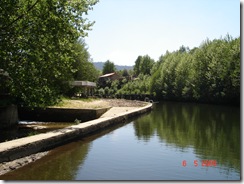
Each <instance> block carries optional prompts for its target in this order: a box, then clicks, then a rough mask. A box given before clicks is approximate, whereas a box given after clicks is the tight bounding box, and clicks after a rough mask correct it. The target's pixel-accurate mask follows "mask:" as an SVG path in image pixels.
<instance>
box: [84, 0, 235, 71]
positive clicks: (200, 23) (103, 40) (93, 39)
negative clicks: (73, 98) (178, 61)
mask: <svg viewBox="0 0 244 184" xmlns="http://www.w3.org/2000/svg"><path fill="white" fill-rule="evenodd" d="M88 19H89V20H90V21H95V24H94V26H93V27H92V30H91V31H89V32H88V37H86V38H85V42H86V44H87V45H88V48H89V49H88V51H89V53H90V54H91V58H92V59H93V61H94V62H98V61H104V62H105V61H106V60H110V61H112V62H114V63H115V64H119V65H131V66H132V65H134V63H135V60H136V58H137V57H138V56H139V55H146V54H148V55H149V56H150V57H151V58H153V59H154V60H155V61H156V60H158V58H159V57H160V56H161V55H162V54H165V52H166V51H167V50H168V51H170V52H171V51H174V50H178V49H179V47H180V46H181V45H184V46H188V47H190V49H191V48H193V47H198V46H199V45H200V44H201V43H202V41H204V40H206V39H207V38H209V39H210V40H212V39H215V38H220V37H221V36H222V37H224V36H225V35H226V34H227V33H229V34H230V35H231V36H233V37H234V38H236V37H239V36H240V1H238V0H100V1H99V3H97V4H96V5H95V6H94V7H93V10H92V11H89V14H88Z"/></svg>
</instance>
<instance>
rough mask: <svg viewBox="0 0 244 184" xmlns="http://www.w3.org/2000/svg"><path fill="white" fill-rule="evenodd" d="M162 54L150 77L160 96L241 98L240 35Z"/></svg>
mask: <svg viewBox="0 0 244 184" xmlns="http://www.w3.org/2000/svg"><path fill="white" fill-rule="evenodd" d="M183 50H185V49H182V47H181V48H180V49H179V50H178V51H175V52H172V53H166V54H165V55H164V56H162V57H160V61H159V62H158V63H159V65H160V66H159V67H158V70H157V71H155V72H154V73H153V75H152V77H151V86H150V90H151V92H156V94H157V96H158V98H162V99H179V100H194V101H201V102H220V103H221V102H226V103H237V104H238V103H239V102H240V38H236V39H233V38H231V37H230V36H229V35H227V36H226V37H225V38H221V39H215V40H213V41H210V40H208V39H207V40H206V41H204V42H203V43H202V44H201V45H200V47H199V48H194V49H193V50H189V51H184V52H183Z"/></svg>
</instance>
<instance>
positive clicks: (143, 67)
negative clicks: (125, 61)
mask: <svg viewBox="0 0 244 184" xmlns="http://www.w3.org/2000/svg"><path fill="white" fill-rule="evenodd" d="M153 65H154V60H153V59H151V58H150V57H149V56H148V55H145V56H138V58H137V59H136V61H135V66H134V72H135V75H136V76H138V75H139V74H143V75H150V74H151V73H150V71H151V69H152V67H153Z"/></svg>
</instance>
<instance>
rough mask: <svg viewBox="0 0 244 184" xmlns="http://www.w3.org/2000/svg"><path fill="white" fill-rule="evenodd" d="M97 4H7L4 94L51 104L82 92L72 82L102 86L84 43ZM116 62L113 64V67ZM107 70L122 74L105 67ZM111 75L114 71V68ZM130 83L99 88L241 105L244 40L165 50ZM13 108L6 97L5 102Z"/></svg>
mask: <svg viewBox="0 0 244 184" xmlns="http://www.w3.org/2000/svg"><path fill="white" fill-rule="evenodd" d="M97 2H98V0H72V1H62V2H60V1H59V0H52V1H50V0H48V1H46V0H30V1H25V0H18V1H17V0H13V1H8V0H3V1H1V2H0V7H1V11H0V22H1V25H0V40H1V42H0V60H1V62H0V69H1V71H2V70H3V71H6V72H7V73H8V75H9V77H10V79H8V80H5V79H2V78H3V76H2V75H0V81H1V83H0V95H1V93H3V92H4V93H6V92H8V93H9V95H10V96H11V99H9V98H8V100H7V101H9V103H14V104H17V105H21V106H28V107H43V108H45V107H47V106H52V105H55V104H57V103H59V102H60V99H61V97H62V96H65V95H69V96H70V95H72V94H74V93H76V92H77V91H79V89H77V88H73V89H70V86H69V83H68V81H72V80H89V81H92V82H97V80H98V76H99V75H100V74H101V71H98V70H97V69H95V67H94V65H93V63H92V62H91V61H92V60H91V58H90V55H89V53H88V51H87V47H86V44H85V42H84V40H83V38H84V37H85V36H87V35H88V34H87V31H89V30H91V27H92V25H93V24H94V22H90V21H89V20H88V19H87V18H85V17H84V15H85V14H87V13H88V11H89V10H92V7H93V6H94V5H95V4H96V3H97ZM107 63H108V64H111V65H113V63H112V62H109V61H108V62H107ZM106 67H107V69H109V71H107V69H106V68H104V70H103V72H104V71H105V69H106V71H107V72H113V71H115V67H114V65H113V66H112V67H110V68H109V67H108V66H106ZM110 70H111V71H110ZM118 73H120V75H121V76H123V77H124V79H123V80H115V81H109V82H108V84H107V86H105V87H101V86H99V88H98V89H97V91H96V92H97V93H98V94H100V95H105V96H112V97H118V96H119V97H123V95H138V94H150V95H153V96H154V97H155V98H156V99H157V100H179V101H196V102H207V103H209V102H211V103H228V104H229V103H232V104H237V105H239V104H240V37H238V38H232V37H231V36H230V35H226V36H225V37H224V38H220V39H214V40H209V39H207V40H205V41H203V42H202V44H201V45H200V46H199V47H195V48H193V49H189V48H188V47H185V46H181V47H180V48H179V50H176V51H173V52H168V51H167V52H166V53H165V54H163V55H162V56H160V58H159V59H158V61H154V60H153V59H151V58H150V56H148V55H145V56H138V58H137V59H136V61H135V65H134V69H133V71H126V70H124V71H121V72H118ZM1 103H2V104H6V101H4V99H0V104H1Z"/></svg>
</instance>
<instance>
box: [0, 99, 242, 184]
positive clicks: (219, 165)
mask: <svg viewBox="0 0 244 184" xmlns="http://www.w3.org/2000/svg"><path fill="white" fill-rule="evenodd" d="M240 131H241V130H240V108H239V107H232V106H218V105H206V104H194V103H176V102H162V103H159V104H155V106H154V109H153V111H152V112H150V113H148V114H145V115H143V116H141V117H139V118H136V119H134V120H130V121H129V122H127V123H125V124H121V125H117V126H115V127H111V128H110V129H106V130H104V131H102V132H100V133H97V134H94V135H91V136H89V137H85V138H81V139H79V140H76V141H73V142H72V143H69V144H66V145H63V146H60V147H57V148H55V149H53V150H52V151H50V153H49V154H48V155H47V156H45V157H43V158H42V159H40V160H38V161H36V162H33V163H31V164H29V165H27V166H24V167H22V168H20V169H18V170H15V171H13V172H11V173H8V174H6V175H3V176H0V179H2V180H130V181H131V180H174V181H175V180H181V181H182V180H240V175H241V156H240V152H241V150H240Z"/></svg>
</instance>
